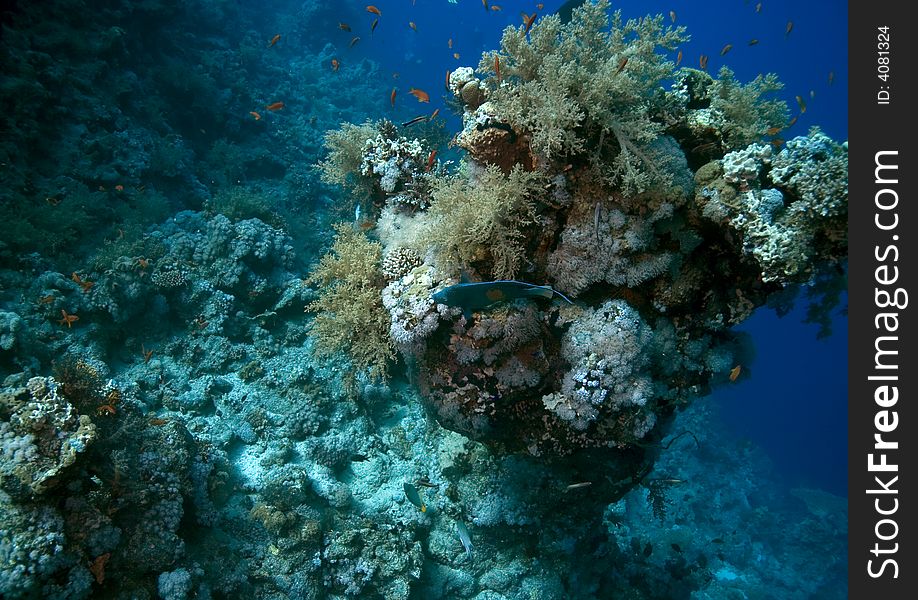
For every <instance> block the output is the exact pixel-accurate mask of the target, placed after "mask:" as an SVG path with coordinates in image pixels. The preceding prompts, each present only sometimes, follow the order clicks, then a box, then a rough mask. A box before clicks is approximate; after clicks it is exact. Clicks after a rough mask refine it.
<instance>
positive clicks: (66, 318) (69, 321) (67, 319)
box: [57, 308, 80, 329]
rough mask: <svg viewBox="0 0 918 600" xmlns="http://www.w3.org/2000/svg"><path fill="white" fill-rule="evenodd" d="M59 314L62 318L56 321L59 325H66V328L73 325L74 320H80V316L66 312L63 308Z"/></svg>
mask: <svg viewBox="0 0 918 600" xmlns="http://www.w3.org/2000/svg"><path fill="white" fill-rule="evenodd" d="M61 315H63V318H62V319H58V320H57V322H58V323H60V324H61V325H66V326H67V329H70V326H71V325H73V323H74V322H75V321H79V320H80V317H78V316H76V315H70V314H67V311H66V310H64V309H63V308H62V309H61Z"/></svg>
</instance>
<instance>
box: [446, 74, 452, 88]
mask: <svg viewBox="0 0 918 600" xmlns="http://www.w3.org/2000/svg"><path fill="white" fill-rule="evenodd" d="M450 75H452V72H451V71H450V70H449V69H447V70H446V89H449V76H450Z"/></svg>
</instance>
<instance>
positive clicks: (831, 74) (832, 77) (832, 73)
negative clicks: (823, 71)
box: [829, 71, 835, 85]
mask: <svg viewBox="0 0 918 600" xmlns="http://www.w3.org/2000/svg"><path fill="white" fill-rule="evenodd" d="M833 83H835V71H829V85H832V84H833Z"/></svg>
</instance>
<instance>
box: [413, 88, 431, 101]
mask: <svg viewBox="0 0 918 600" xmlns="http://www.w3.org/2000/svg"><path fill="white" fill-rule="evenodd" d="M408 93H409V94H411V95H412V96H414V97H415V98H417V99H418V102H430V95H429V94H428V93H427V92H425V91H424V90H419V89H417V88H411V89H410V90H408Z"/></svg>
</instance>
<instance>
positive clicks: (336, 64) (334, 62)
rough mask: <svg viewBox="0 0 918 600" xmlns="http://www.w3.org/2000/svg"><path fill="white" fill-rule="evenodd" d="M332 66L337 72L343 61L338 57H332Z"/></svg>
mask: <svg viewBox="0 0 918 600" xmlns="http://www.w3.org/2000/svg"><path fill="white" fill-rule="evenodd" d="M331 66H332V71H334V72H337V71H338V69H340V68H341V61H339V60H338V59H337V58H333V59H331Z"/></svg>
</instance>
